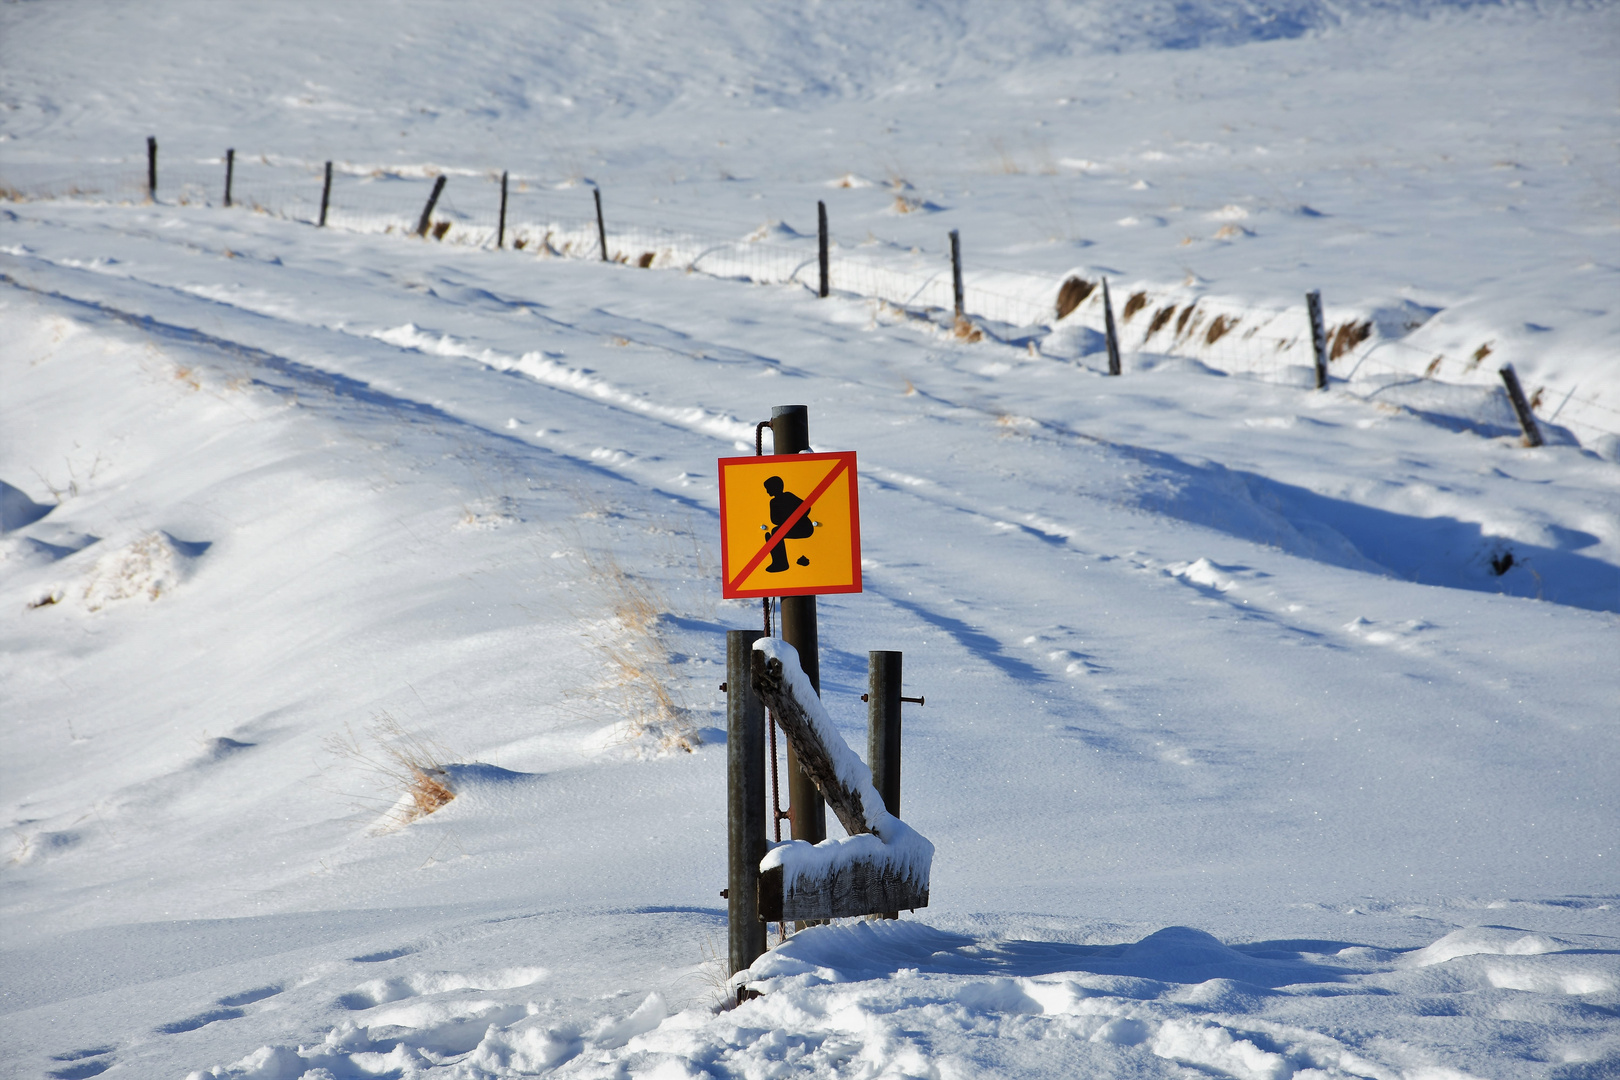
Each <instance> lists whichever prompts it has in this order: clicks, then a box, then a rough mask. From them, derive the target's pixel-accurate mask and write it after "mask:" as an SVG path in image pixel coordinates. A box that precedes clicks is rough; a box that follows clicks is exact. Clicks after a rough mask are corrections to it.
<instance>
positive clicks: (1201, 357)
mask: <svg viewBox="0 0 1620 1080" xmlns="http://www.w3.org/2000/svg"><path fill="white" fill-rule="evenodd" d="M147 164H148V163H147V161H145V160H135V161H115V162H103V163H89V164H85V163H74V164H72V165H71V166H68V165H60V164H14V163H6V164H4V165H0V198H3V199H9V200H12V201H27V200H35V199H70V200H84V201H104V202H111V203H126V204H135V203H141V202H145V201H146V200H147V199H148V198H149V197H151V196H152V195H153V194H154V193H153V192H151V191H149V189H148V182H149V175H148V169H147ZM440 175H443V176H445V177H446V178H447V182H446V185H445V188H444V191H443V194H442V195H441V197H440V198H439V199H438V201H437V203H436V204H435V205H434V207H433V212H432V215H431V220H430V221H428V222H427V223H426V224H427V230H426V232H425V233H424V234H423V235H424V236H425V237H427V238H428V239H431V240H433V241H437V242H439V243H446V244H454V245H465V246H471V247H478V248H491V249H493V248H495V247H496V246H497V245H499V246H500V247H503V248H506V249H509V250H511V251H514V252H520V253H527V254H531V255H534V256H538V257H542V258H567V259H591V260H600V259H602V258H603V253H604V252H603V244H602V240H601V234H600V233H599V231H598V223H597V220H596V217H595V212H594V207H593V205H592V201H591V199H590V198H589V193H590V191H591V188H590V187H589V186H587V185H583V184H570V183H567V182H563V183H557V182H554V181H549V180H546V179H544V178H541V177H532V176H516V175H509V176H508V179H507V193H506V207H505V218H504V228H503V227H502V226H503V222H502V218H501V202H502V200H501V193H500V191H501V176H502V174H501V173H500V172H498V171H482V170H474V169H454V168H431V169H430V168H427V167H415V168H412V167H404V168H393V167H389V168H381V167H360V166H354V165H350V164H341V163H340V164H336V165H334V167H333V175H332V182H331V188H330V191H329V192H327V193H326V194H327V196H328V199H327V205H326V215H325V222H326V227H328V228H335V229H343V230H347V231H353V232H361V233H375V234H398V235H402V236H412V235H415V234H417V233H418V231H419V226H420V225H421V224H422V223H423V222H422V217H423V210H424V206H425V205H426V203H427V201H428V195H429V192H430V191H431V190H432V188H433V182H434V179H435V178H436V177H438V176H440ZM157 179H158V185H157V188H156V191H155V197H156V201H157V202H160V203H172V204H177V205H186V206H206V207H218V208H224V207H226V206H227V205H229V206H230V207H231V208H232V209H233V210H238V211H242V212H249V213H259V214H266V215H269V216H272V217H277V218H281V219H285V220H289V221H296V222H302V223H307V224H312V225H313V224H317V223H318V222H319V221H320V220H321V213H322V196H323V187H324V181H325V163H311V162H306V161H301V160H295V159H289V158H281V157H276V156H272V155H267V154H265V155H249V156H237V157H235V159H234V161H233V162H232V165H231V168H230V169H229V191H228V192H227V168H226V159H225V157H224V156H220V157H217V158H207V159H191V160H179V161H168V162H164V163H163V164H162V167H161V168H160V169H159V170H158V176H157ZM645 214H647V211H644V210H631V211H626V210H625V209H624V208H622V207H614V206H612V205H611V203H610V204H609V210H608V213H607V214H606V216H605V220H604V223H603V224H604V226H605V227H604V228H603V229H602V232H605V235H606V257H607V259H608V260H609V261H612V262H615V263H621V264H625V265H630V266H637V267H643V268H646V269H679V270H682V271H685V272H688V273H701V274H705V275H708V276H712V277H716V278H725V279H732V280H738V281H747V282H753V283H758V284H777V285H780V284H800V285H803V286H805V287H807V288H810V289H816V288H817V287H818V286H819V275H820V262H819V250H818V238H817V236H816V234H815V233H814V232H810V233H801V232H797V231H795V230H794V229H793V228H791V227H789V226H788V225H786V224H784V223H782V222H770V223H767V224H764V225H760V226H758V227H757V228H754V229H753V230H751V231H747V232H742V233H740V235H739V234H738V233H737V232H733V233H731V234H730V235H728V234H727V232H726V231H725V226H724V225H722V224H720V223H717V222H714V221H712V220H689V221H682V220H681V219H680V216H679V215H678V214H677V213H675V212H674V211H673V210H665V211H660V212H659V215H658V216H659V218H660V220H658V221H652V220H644V219H642V218H643V215H645ZM976 261H977V260H976ZM828 277H829V284H830V287H831V289H832V291H833V292H835V293H842V294H845V295H855V296H860V297H865V298H868V299H871V300H874V301H880V302H882V303H884V304H888V305H891V306H892V307H893V308H896V309H899V310H901V311H904V312H909V313H914V314H920V315H922V316H924V317H930V318H933V319H934V321H936V322H940V323H942V324H943V325H945V326H951V325H952V323H951V320H950V318H949V314H950V313H952V312H953V310H954V306H955V295H954V287H953V281H952V271H951V265H950V259H949V255H948V254H947V253H945V252H944V251H927V250H922V249H919V248H916V247H909V246H902V245H898V244H893V243H887V242H884V241H879V240H875V239H870V238H869V239H868V240H867V241H866V242H864V243H860V244H855V245H845V244H841V243H840V242H839V241H838V240H837V239H836V237H833V238H831V239H830V245H829V251H828ZM962 279H963V280H962V284H963V305H962V306H963V311H964V314H965V315H966V316H967V317H968V319H969V321H970V324H969V325H961V324H958V325H956V326H955V329H956V331H957V332H958V333H959V334H960V335H962V336H964V337H967V338H969V339H971V340H977V338H978V337H979V336H984V335H988V336H991V337H993V338H996V339H998V340H1003V341H1010V342H1014V343H1019V342H1022V343H1026V344H1029V345H1030V346H1032V347H1033V348H1034V349H1036V350H1039V351H1042V352H1049V353H1051V354H1052V355H1062V350H1061V347H1060V346H1059V341H1060V340H1061V339H1062V338H1064V337H1065V335H1066V336H1067V337H1068V338H1071V339H1072V338H1074V337H1075V335H1076V333H1077V332H1078V333H1084V332H1086V331H1089V332H1090V333H1092V334H1095V335H1100V334H1102V333H1104V327H1105V318H1104V312H1103V306H1102V290H1101V289H1100V288H1097V287H1096V286H1097V284H1098V282H1096V281H1093V280H1087V279H1086V278H1084V277H1082V276H1080V275H1062V276H1054V275H1051V274H1041V273H1030V272H1027V271H1022V270H1019V269H1016V268H996V267H987V266H983V265H976V266H973V267H965V268H964V270H963V275H962ZM1114 284H1115V285H1116V286H1119V285H1120V283H1118V282H1115V283H1114ZM1113 303H1114V305H1115V322H1116V327H1117V332H1118V335H1119V342H1120V348H1121V349H1122V350H1123V351H1124V352H1126V353H1127V354H1128V355H1129V354H1135V355H1136V356H1137V357H1138V359H1139V361H1140V360H1141V359H1142V358H1144V357H1147V358H1151V357H1180V358H1185V359H1191V360H1196V361H1198V362H1199V363H1202V364H1204V365H1206V366H1208V367H1211V368H1214V369H1216V370H1219V371H1222V372H1227V373H1231V374H1241V375H1246V376H1250V377H1254V378H1258V379H1264V380H1268V381H1279V382H1293V383H1299V382H1303V381H1305V380H1306V379H1307V373H1308V372H1314V365H1315V359H1316V358H1315V349H1314V343H1313V341H1312V335H1311V328H1310V324H1309V319H1308V317H1307V313H1306V307H1305V304H1304V302H1303V298H1302V300H1301V303H1300V304H1299V305H1298V306H1297V307H1289V308H1281V309H1273V308H1263V307H1256V306H1254V305H1246V304H1241V303H1238V302H1234V301H1230V300H1226V299H1223V298H1219V297H1212V296H1209V295H1207V294H1200V293H1197V292H1196V291H1194V290H1192V289H1189V288H1185V287H1174V286H1153V285H1138V286H1131V287H1129V288H1124V287H1121V288H1119V289H1118V291H1116V292H1114V294H1113ZM929 313H933V314H932V315H929ZM1326 330H1327V351H1328V354H1329V355H1328V369H1329V371H1330V373H1331V374H1332V375H1333V376H1335V377H1336V378H1338V379H1340V380H1344V384H1345V385H1348V386H1349V387H1350V388H1351V389H1353V390H1358V392H1362V393H1365V394H1368V395H1369V396H1370V395H1372V394H1375V393H1380V392H1383V391H1384V389H1385V388H1387V387H1388V386H1390V385H1392V384H1397V383H1401V382H1418V381H1433V380H1434V379H1435V377H1436V375H1437V364H1438V361H1437V360H1436V359H1435V358H1434V357H1433V356H1432V355H1431V354H1430V353H1428V352H1427V351H1425V350H1422V349H1419V348H1417V347H1415V346H1413V345H1411V344H1410V343H1408V342H1405V341H1403V340H1401V339H1400V338H1399V337H1391V336H1384V335H1383V334H1381V333H1380V332H1379V328H1378V327H1377V326H1376V325H1374V323H1373V321H1371V320H1369V319H1367V318H1365V317H1363V316H1361V315H1358V314H1357V313H1355V312H1348V311H1347V312H1340V313H1339V314H1338V316H1337V317H1336V318H1335V317H1332V315H1331V314H1330V317H1329V319H1328V321H1327V326H1326ZM1081 351H1095V350H1094V349H1092V350H1081ZM1452 366H1453V367H1454V368H1455V367H1456V366H1457V362H1456V361H1453V363H1452ZM1446 374H1447V375H1448V376H1450V377H1451V379H1452V380H1453V381H1455V382H1458V383H1461V384H1463V385H1472V386H1475V387H1476V388H1482V389H1490V390H1491V391H1492V392H1496V391H1499V389H1500V384H1498V383H1496V381H1495V371H1494V366H1493V365H1489V364H1485V365H1482V364H1480V363H1479V358H1477V357H1476V359H1475V363H1474V365H1473V366H1472V367H1466V366H1465V367H1463V368H1462V369H1461V370H1457V371H1448V372H1447V373H1446ZM1579 389H1580V388H1579V387H1553V386H1539V387H1536V388H1535V389H1534V392H1533V401H1532V405H1533V408H1534V409H1535V411H1536V412H1537V413H1538V414H1539V415H1540V417H1541V419H1542V420H1543V421H1544V422H1548V423H1555V424H1559V425H1562V426H1564V427H1566V428H1568V429H1569V430H1571V431H1572V433H1574V434H1575V435H1576V436H1577V437H1578V438H1579V439H1581V441H1583V442H1584V441H1589V440H1591V439H1593V438H1598V437H1602V436H1615V435H1620V409H1616V408H1614V407H1612V406H1611V404H1610V403H1609V402H1607V401H1605V400H1601V399H1600V397H1599V396H1598V395H1596V394H1591V393H1587V394H1582V393H1579V392H1578V390H1579ZM1505 404H1506V399H1505V397H1504V398H1503V407H1505Z"/></svg>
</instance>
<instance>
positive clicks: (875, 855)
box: [751, 638, 934, 922]
mask: <svg viewBox="0 0 1620 1080" xmlns="http://www.w3.org/2000/svg"><path fill="white" fill-rule="evenodd" d="M751 674H752V679H751V681H752V682H753V685H754V690H755V692H756V693H758V694H759V696H760V698H761V699H762V700H763V701H764V702H765V704H766V705H767V706H769V707H770V708H771V710H772V711H773V712H774V713H775V714H776V722H777V723H779V724H781V725H782V731H783V733H784V734H786V735H787V738H788V742H789V743H791V744H792V746H793V750H794V753H795V755H796V756H797V757H798V760H799V764H800V765H801V766H802V767H803V768H804V771H805V773H806V774H807V775H808V776H809V777H810V779H811V781H812V782H813V783H814V784H815V785H816V789H817V790H818V791H820V792H821V796H822V798H824V799H825V800H826V801H827V805H828V806H830V807H831V808H832V811H833V813H834V814H835V815H836V816H837V818H838V821H839V823H840V824H842V825H843V826H844V830H845V831H846V832H848V833H849V836H847V837H845V838H843V839H841V840H823V841H822V842H821V843H819V844H815V845H811V844H809V843H806V842H805V841H803V840H793V841H789V842H787V843H782V844H777V845H775V846H773V847H772V848H771V850H770V851H769V853H768V854H766V856H765V858H764V860H762V861H761V863H760V891H759V913H760V918H761V919H764V920H766V921H768V922H777V921H781V920H793V921H811V920H817V919H834V918H844V917H847V916H855V915H878V914H882V913H884V912H891V911H902V910H909V909H913V908H919V907H927V906H928V875H929V870H930V868H931V866H932V864H933V858H934V845H933V844H931V843H929V842H928V841H927V840H926V839H925V838H924V837H923V836H922V835H921V834H919V833H917V832H916V831H915V830H913V829H912V828H911V827H910V826H908V825H906V823H905V822H903V821H901V820H900V819H899V818H897V817H895V816H894V815H893V814H890V813H889V812H888V810H886V809H885V808H884V806H883V799H882V798H881V797H880V796H879V795H878V793H877V790H876V789H875V788H874V787H873V786H872V773H871V770H869V769H868V768H867V767H866V764H865V763H864V762H862V761H861V759H860V758H859V757H857V756H856V755H855V753H854V751H852V750H851V749H850V748H849V745H848V744H847V743H845V742H844V739H843V737H842V736H841V735H839V734H838V732H837V730H836V729H835V728H834V727H833V724H832V720H831V718H830V717H828V715H827V711H826V709H825V708H823V707H822V704H821V699H820V698H819V697H818V696H817V695H816V693H815V691H814V689H812V688H811V686H810V680H809V679H808V678H806V677H805V674H804V672H803V670H802V669H801V668H800V666H799V654H798V653H797V652H796V651H795V650H794V648H793V646H791V645H789V644H788V643H787V642H785V641H782V640H780V639H778V638H763V639H761V640H759V641H756V642H755V643H754V659H753V666H752V672H751Z"/></svg>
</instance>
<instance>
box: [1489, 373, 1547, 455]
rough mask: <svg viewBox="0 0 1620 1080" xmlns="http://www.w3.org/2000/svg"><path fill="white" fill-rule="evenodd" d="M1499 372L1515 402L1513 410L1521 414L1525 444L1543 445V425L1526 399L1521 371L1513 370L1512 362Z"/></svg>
mask: <svg viewBox="0 0 1620 1080" xmlns="http://www.w3.org/2000/svg"><path fill="white" fill-rule="evenodd" d="M1498 374H1500V375H1501V376H1502V383H1503V385H1505V386H1506V387H1507V394H1508V400H1509V401H1511V402H1512V403H1513V411H1514V412H1515V413H1517V414H1518V416H1519V427H1521V428H1523V429H1524V445H1526V446H1540V445H1542V442H1541V427H1540V426H1539V425H1538V424H1537V423H1536V414H1535V413H1533V412H1531V411H1530V403H1529V402H1527V401H1525V400H1524V387H1522V386H1520V385H1519V373H1518V372H1516V371H1514V370H1513V365H1512V364H1505V365H1503V366H1502V368H1501V370H1500V371H1499V372H1498Z"/></svg>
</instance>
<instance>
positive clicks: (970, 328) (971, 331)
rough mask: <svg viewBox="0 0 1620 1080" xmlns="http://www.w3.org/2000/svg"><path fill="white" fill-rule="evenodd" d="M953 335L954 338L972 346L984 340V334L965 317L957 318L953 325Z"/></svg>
mask: <svg viewBox="0 0 1620 1080" xmlns="http://www.w3.org/2000/svg"><path fill="white" fill-rule="evenodd" d="M951 334H952V336H953V337H957V338H960V339H961V340H963V341H965V342H967V343H968V344H970V345H971V344H973V343H974V342H976V341H982V340H983V339H984V332H983V331H982V330H980V329H979V328H978V327H977V326H974V325H973V323H972V322H970V321H969V320H968V318H967V316H965V315H958V316H957V317H956V321H955V322H954V323H952V324H951Z"/></svg>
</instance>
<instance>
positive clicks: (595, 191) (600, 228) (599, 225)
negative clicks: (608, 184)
mask: <svg viewBox="0 0 1620 1080" xmlns="http://www.w3.org/2000/svg"><path fill="white" fill-rule="evenodd" d="M591 194H592V195H594V196H596V241H597V243H598V244H600V245H601V247H602V261H603V262H607V261H608V253H607V225H605V224H604V223H603V221H602V189H601V188H591Z"/></svg>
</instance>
